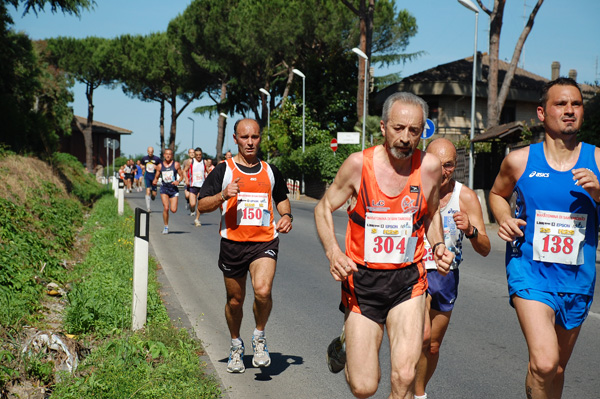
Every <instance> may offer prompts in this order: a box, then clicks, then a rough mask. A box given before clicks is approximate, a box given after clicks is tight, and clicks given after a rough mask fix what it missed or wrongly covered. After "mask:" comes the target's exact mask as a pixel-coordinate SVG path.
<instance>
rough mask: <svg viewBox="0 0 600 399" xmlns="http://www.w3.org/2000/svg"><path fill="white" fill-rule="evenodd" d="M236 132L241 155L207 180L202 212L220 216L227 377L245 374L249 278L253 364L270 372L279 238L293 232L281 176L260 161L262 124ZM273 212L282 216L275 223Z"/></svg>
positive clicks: (239, 126)
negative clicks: (242, 328) (248, 281)
mask: <svg viewBox="0 0 600 399" xmlns="http://www.w3.org/2000/svg"><path fill="white" fill-rule="evenodd" d="M233 130H234V136H233V139H234V141H235V143H236V144H237V146H238V153H237V154H236V155H235V156H234V157H233V158H232V157H229V158H227V159H226V160H225V161H224V162H223V163H220V164H218V165H217V166H216V167H215V169H214V170H213V171H212V172H211V173H209V174H208V175H207V176H206V180H205V181H204V184H203V185H202V189H201V190H200V200H199V201H198V212H212V211H215V210H217V209H219V208H220V210H221V229H220V234H221V249H220V253H219V268H220V269H221V271H222V272H223V276H224V279H225V289H226V291H227V304H226V305H225V318H226V319H227V326H228V327H229V333H230V335H231V347H230V353H229V360H228V361H227V371H228V372H230V373H243V372H244V371H245V366H244V361H243V357H244V351H245V347H244V342H243V341H242V339H241V337H240V326H241V324H242V309H243V306H244V300H245V295H246V278H247V276H248V272H250V277H251V280H252V287H253V289H254V317H255V321H256V327H255V329H254V333H253V336H252V349H253V352H254V356H253V358H252V364H253V365H254V367H267V366H269V365H270V364H271V358H270V356H269V351H268V349H267V341H266V338H265V327H266V324H267V321H268V319H269V315H270V313H271V307H272V306H273V299H272V297H271V289H272V287H273V278H274V277H275V268H276V265H277V254H278V251H279V237H278V234H279V233H288V232H289V231H290V230H291V229H292V220H293V217H292V214H291V207H290V201H289V200H288V198H287V193H288V191H287V186H286V184H285V181H284V179H283V176H282V175H281V173H280V172H279V170H277V168H276V167H274V166H273V165H269V164H268V163H266V162H264V161H261V160H260V159H259V158H258V148H259V144H260V138H261V137H260V127H259V125H258V123H257V122H256V121H255V120H254V119H242V120H240V121H238V122H236V124H235V126H234V128H233ZM273 202H274V203H275V206H273ZM274 208H276V209H277V212H278V213H279V215H280V216H281V218H280V219H279V220H278V221H277V222H275V219H274V212H273V211H274Z"/></svg>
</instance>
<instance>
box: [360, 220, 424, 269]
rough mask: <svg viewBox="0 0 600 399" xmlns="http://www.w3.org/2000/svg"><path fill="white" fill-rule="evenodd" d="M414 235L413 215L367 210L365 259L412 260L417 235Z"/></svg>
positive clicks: (382, 261) (376, 260)
mask: <svg viewBox="0 0 600 399" xmlns="http://www.w3.org/2000/svg"><path fill="white" fill-rule="evenodd" d="M411 235H412V215H411V214H406V213H375V212H367V214H366V218H365V261H366V262H372V263H406V262H412V261H413V259H414V255H415V248H416V246H417V237H411Z"/></svg>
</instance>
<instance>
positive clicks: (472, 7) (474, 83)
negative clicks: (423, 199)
mask: <svg viewBox="0 0 600 399" xmlns="http://www.w3.org/2000/svg"><path fill="white" fill-rule="evenodd" d="M458 2H459V3H460V4H462V5H463V6H464V7H466V8H468V9H469V10H471V11H473V12H474V13H475V49H474V50H473V81H472V85H471V134H470V139H471V147H470V149H469V188H470V189H473V175H474V174H475V171H474V164H473V152H474V149H475V148H474V144H473V139H474V138H475V91H476V88H477V76H476V75H477V25H478V23H479V9H478V8H477V6H476V5H475V4H474V3H473V2H472V1H471V0H458Z"/></svg>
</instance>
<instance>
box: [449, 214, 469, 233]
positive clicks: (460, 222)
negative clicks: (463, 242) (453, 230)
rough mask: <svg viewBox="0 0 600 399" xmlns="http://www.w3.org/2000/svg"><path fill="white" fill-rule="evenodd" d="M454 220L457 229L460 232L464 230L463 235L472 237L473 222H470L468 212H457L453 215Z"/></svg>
mask: <svg viewBox="0 0 600 399" xmlns="http://www.w3.org/2000/svg"><path fill="white" fill-rule="evenodd" d="M452 217H453V218H454V223H456V227H458V229H459V230H462V232H463V233H465V234H468V235H471V234H472V233H473V232H472V231H471V222H470V221H469V215H467V214H466V212H460V211H459V212H456V213H455V214H454V215H452Z"/></svg>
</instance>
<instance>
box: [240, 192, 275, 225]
mask: <svg viewBox="0 0 600 399" xmlns="http://www.w3.org/2000/svg"><path fill="white" fill-rule="evenodd" d="M270 221H271V212H269V194H268V193H247V192H240V193H239V194H238V195H237V223H238V226H268V225H269V223H270Z"/></svg>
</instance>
